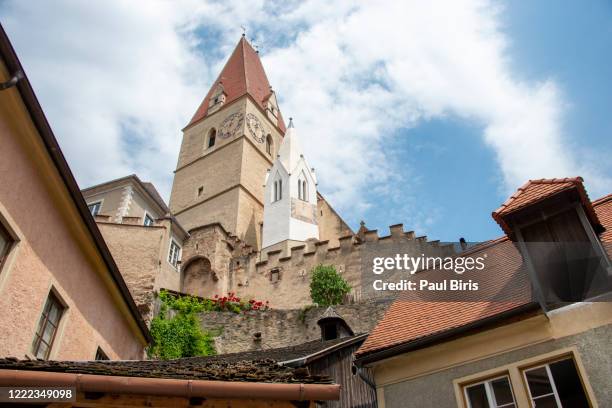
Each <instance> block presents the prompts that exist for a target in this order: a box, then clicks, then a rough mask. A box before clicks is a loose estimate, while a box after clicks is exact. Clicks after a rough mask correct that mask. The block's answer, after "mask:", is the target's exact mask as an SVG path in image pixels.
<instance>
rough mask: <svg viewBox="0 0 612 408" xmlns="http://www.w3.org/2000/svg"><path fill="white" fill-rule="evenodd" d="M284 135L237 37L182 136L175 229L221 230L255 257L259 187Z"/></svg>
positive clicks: (255, 65)
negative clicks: (245, 245)
mask: <svg viewBox="0 0 612 408" xmlns="http://www.w3.org/2000/svg"><path fill="white" fill-rule="evenodd" d="M285 130H286V129H285V123H284V121H283V118H282V116H281V113H280V111H279V109H278V103H277V101H276V95H275V94H274V91H273V90H272V87H271V86H270V83H269V82H268V78H267V77H266V73H265V71H264V68H263V66H262V64H261V60H260V59H259V54H258V53H257V52H256V51H255V50H254V49H253V47H252V46H251V45H250V44H249V43H248V42H247V40H246V39H245V38H244V36H243V37H242V38H241V39H240V41H239V42H238V45H237V46H236V48H235V49H234V51H233V52H232V54H231V56H230V58H229V59H228V61H227V63H226V64H225V66H224V68H223V70H222V71H221V73H220V74H219V77H218V78H217V79H216V80H215V82H214V83H213V85H212V87H211V88H210V90H209V91H208V94H207V95H206V97H205V98H204V101H203V102H202V104H201V105H200V107H199V108H198V110H197V111H196V113H195V115H194V116H193V118H192V119H191V121H190V122H189V124H188V125H187V126H186V127H185V128H184V129H183V141H182V144H181V150H180V154H179V158H178V164H177V168H176V170H175V175H174V181H173V184H172V193H171V196H170V210H171V211H172V213H173V214H174V215H175V216H176V218H177V219H178V221H179V222H180V223H181V224H182V225H183V226H184V227H185V228H186V229H187V230H191V229H193V228H196V227H201V226H205V225H209V224H213V223H220V224H221V225H222V226H223V228H225V230H226V231H228V232H229V233H231V234H234V235H236V236H237V237H238V238H240V239H242V240H243V241H245V242H246V243H248V244H250V245H252V246H253V247H254V248H256V249H260V248H261V225H262V222H263V211H264V187H263V180H264V178H265V176H266V171H267V170H268V169H269V168H270V167H272V165H273V162H274V158H275V157H276V155H277V154H278V151H279V147H280V146H281V143H282V140H283V135H284V133H285ZM315 202H316V201H315Z"/></svg>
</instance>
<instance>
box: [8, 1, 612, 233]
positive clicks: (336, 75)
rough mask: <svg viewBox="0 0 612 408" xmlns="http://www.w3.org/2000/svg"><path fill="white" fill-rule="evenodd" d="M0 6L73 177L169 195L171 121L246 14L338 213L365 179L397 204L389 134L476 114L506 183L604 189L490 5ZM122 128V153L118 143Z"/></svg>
mask: <svg viewBox="0 0 612 408" xmlns="http://www.w3.org/2000/svg"><path fill="white" fill-rule="evenodd" d="M5 8H6V7H5ZM7 8H8V9H9V10H8V11H6V10H5V13H4V14H5V15H6V16H7V17H6V18H5V21H4V23H5V25H6V26H7V28H8V31H9V34H11V37H12V38H13V40H14V42H15V44H16V45H17V49H18V52H19V53H20V55H21V56H22V60H23V62H24V63H25V65H26V69H27V70H28V73H29V74H30V77H31V79H32V81H33V84H34V87H35V89H36V90H37V91H38V94H39V96H40V97H41V99H42V102H43V107H44V108H45V110H46V112H47V114H48V116H49V117H50V119H51V123H52V124H53V126H54V128H55V130H56V134H57V135H58V136H59V137H60V141H61V143H62V146H63V149H64V151H65V152H66V153H67V154H68V158H69V160H70V163H71V165H72V167H73V169H74V171H75V173H76V174H77V176H78V178H79V180H80V181H81V182H83V183H84V184H90V183H91V182H94V181H95V182H97V181H103V180H105V179H108V178H111V177H115V176H121V175H123V174H125V173H129V172H137V173H138V174H140V175H141V176H142V177H143V178H146V179H152V180H153V181H154V182H156V183H157V184H158V185H160V187H161V190H162V191H164V192H166V193H167V192H168V191H169V183H170V181H171V171H172V169H173V168H174V166H175V163H176V156H177V152H178V148H179V143H180V131H179V129H180V128H181V127H182V126H183V125H184V124H185V123H186V122H187V120H188V119H189V117H190V115H191V114H192V113H193V112H194V111H195V109H196V107H197V105H198V104H199V102H200V100H201V98H202V97H203V96H204V94H205V92H206V90H207V86H209V84H210V82H211V81H212V79H213V77H214V76H215V75H216V74H217V71H218V70H219V69H220V67H221V65H222V63H223V62H224V60H225V58H227V55H228V54H229V52H230V51H231V48H232V47H233V46H234V44H235V42H236V40H237V38H238V35H239V33H240V28H239V26H240V25H246V26H247V27H249V28H250V33H251V32H254V33H256V37H257V43H259V44H261V45H262V49H263V52H262V55H263V59H264V65H265V66H266V69H267V72H268V75H269V77H270V80H271V82H272V84H273V86H274V88H275V89H276V90H277V92H278V94H279V96H280V98H281V109H282V111H283V113H284V116H286V117H288V116H294V117H296V125H297V127H298V128H299V129H298V130H299V133H300V137H301V138H302V140H303V143H302V144H303V145H304V147H305V148H306V154H307V157H308V158H309V161H310V163H311V164H312V165H315V166H316V167H317V169H318V172H319V180H320V181H321V184H322V188H323V189H324V191H325V192H327V193H328V195H329V196H330V197H331V199H332V201H333V202H334V203H336V204H337V205H338V206H339V207H340V208H341V209H344V210H345V211H347V212H348V213H349V216H351V217H352V216H356V215H357V214H359V213H361V212H363V211H364V210H366V209H367V208H369V207H370V206H371V205H373V204H375V202H373V201H372V200H373V196H374V195H372V194H369V193H370V192H372V191H378V192H381V194H382V195H383V197H388V199H390V200H394V202H398V203H399V202H401V200H402V198H401V195H399V196H398V194H397V192H396V193H393V191H392V190H393V188H390V187H389V186H393V187H394V188H402V186H406V185H409V183H408V182H409V181H411V180H412V178H410V180H408V179H407V178H408V177H411V176H410V175H402V174H397V173H395V172H394V167H395V166H394V161H393V160H392V159H391V157H392V155H391V154H390V152H388V151H387V148H386V146H387V145H388V144H387V142H388V141H389V139H390V138H392V137H394V134H395V132H396V131H397V130H398V129H400V128H404V127H413V126H418V124H419V123H420V121H423V120H426V119H430V118H437V117H444V116H448V115H454V116H457V117H461V118H464V119H468V120H473V121H476V122H477V123H479V124H481V125H482V127H483V129H484V131H483V140H484V141H485V142H486V143H487V144H488V145H489V146H490V147H491V148H492V149H493V150H494V152H495V154H496V158H497V161H498V163H499V166H500V169H501V174H502V175H503V180H500V188H501V189H503V190H504V191H505V192H509V191H510V190H513V189H514V188H516V187H517V186H518V185H520V184H522V183H523V182H524V181H526V180H527V179H528V178H540V177H563V176H573V175H583V176H585V178H586V179H587V182H588V183H589V186H594V188H595V190H596V191H595V193H596V194H598V193H605V192H607V190H609V189H610V184H611V182H610V178H609V177H606V176H603V175H602V174H601V173H600V172H599V171H598V169H597V167H594V166H593V165H592V163H589V166H588V167H587V166H585V165H582V164H581V163H579V162H578V160H579V159H580V157H579V156H577V154H576V153H574V152H573V150H572V149H571V145H570V144H569V143H568V141H567V140H565V138H564V137H565V135H564V134H563V114H564V109H565V108H566V107H565V102H564V97H563V94H562V92H561V90H560V89H559V87H558V86H557V85H556V83H555V82H554V81H553V80H551V79H548V78H542V80H541V82H539V83H525V82H523V81H521V80H520V79H519V78H518V77H517V76H516V75H515V73H513V72H512V70H511V68H510V65H511V64H510V63H511V61H509V60H508V51H507V47H508V43H509V39H508V38H507V37H506V35H505V34H504V32H503V30H502V27H501V26H500V24H501V13H503V10H502V9H500V8H499V7H498V5H497V3H492V2H489V1H485V0H462V1H452V2H448V1H445V2H435V1H432V2H422V1H411V2H397V1H391V0H387V1H378V2H363V3H362V2H349V1H339V2H329V1H325V0H309V1H304V2H295V3H291V4H287V3H286V2H263V1H257V2H239V1H229V2H210V3H207V2H195V1H193V2H192V1H189V2H180V3H175V2H147V3H146V8H144V6H143V4H142V3H136V2H111V1H105V2H98V3H94V2H87V3H83V4H82V5H81V6H77V5H75V4H73V3H70V2H69V3H64V2H58V3H53V4H51V3H49V2H45V3H36V4H35V5H34V4H29V3H26V2H21V3H11V4H10V6H8V7H7ZM49 16H52V18H49ZM203 30H205V31H203ZM204 32H205V33H217V34H220V37H219V38H220V39H221V43H217V44H215V45H216V46H217V47H218V49H217V50H216V51H217V52H206V53H205V55H206V56H207V58H204V56H203V54H202V53H201V52H200V51H198V50H197V47H196V46H197V42H198V41H203V42H204V43H205V44H206V45H209V44H210V39H209V38H206V37H202V35H207V34H202V33H204ZM249 35H250V34H249ZM210 56H213V57H210ZM126 128H127V129H130V130H131V132H130V135H131V136H132V137H131V138H130V139H129V140H136V141H137V142H138V143H137V146H138V147H137V148H136V149H134V148H132V149H126V140H127V139H126V136H125V132H122V130H125V129H126ZM596 194H595V195H596ZM408 201H409V200H408ZM398 211H407V209H406V208H405V207H401V208H400V207H398ZM405 216H406V214H399V213H398V214H394V215H393V217H391V218H393V219H392V220H391V221H393V222H395V221H400V220H401V219H400V220H398V219H397V217H405Z"/></svg>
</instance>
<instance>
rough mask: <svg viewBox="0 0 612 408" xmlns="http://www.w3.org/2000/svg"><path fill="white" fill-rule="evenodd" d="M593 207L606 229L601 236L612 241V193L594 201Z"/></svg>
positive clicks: (602, 238) (606, 240) (607, 241)
mask: <svg viewBox="0 0 612 408" xmlns="http://www.w3.org/2000/svg"><path fill="white" fill-rule="evenodd" d="M593 208H594V209H595V213H596V214H597V217H598V218H599V221H600V222H601V225H602V226H603V227H604V228H605V229H606V230H605V231H604V232H602V233H601V235H600V236H599V238H600V239H601V240H602V241H603V242H606V243H612V194H608V195H607V196H605V197H601V198H600V199H597V200H595V201H593Z"/></svg>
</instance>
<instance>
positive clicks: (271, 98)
mask: <svg viewBox="0 0 612 408" xmlns="http://www.w3.org/2000/svg"><path fill="white" fill-rule="evenodd" d="M264 106H265V108H266V115H267V116H268V119H270V121H272V123H274V124H275V125H277V126H278V113H279V112H278V101H277V100H276V94H275V93H274V91H273V90H270V94H269V95H268V96H267V97H266V98H265V99H264Z"/></svg>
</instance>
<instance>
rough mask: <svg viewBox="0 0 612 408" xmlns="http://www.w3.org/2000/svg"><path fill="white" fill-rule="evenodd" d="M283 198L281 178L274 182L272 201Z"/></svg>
mask: <svg viewBox="0 0 612 408" xmlns="http://www.w3.org/2000/svg"><path fill="white" fill-rule="evenodd" d="M282 198H283V180H276V181H275V182H274V201H279V200H281V199H282Z"/></svg>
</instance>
